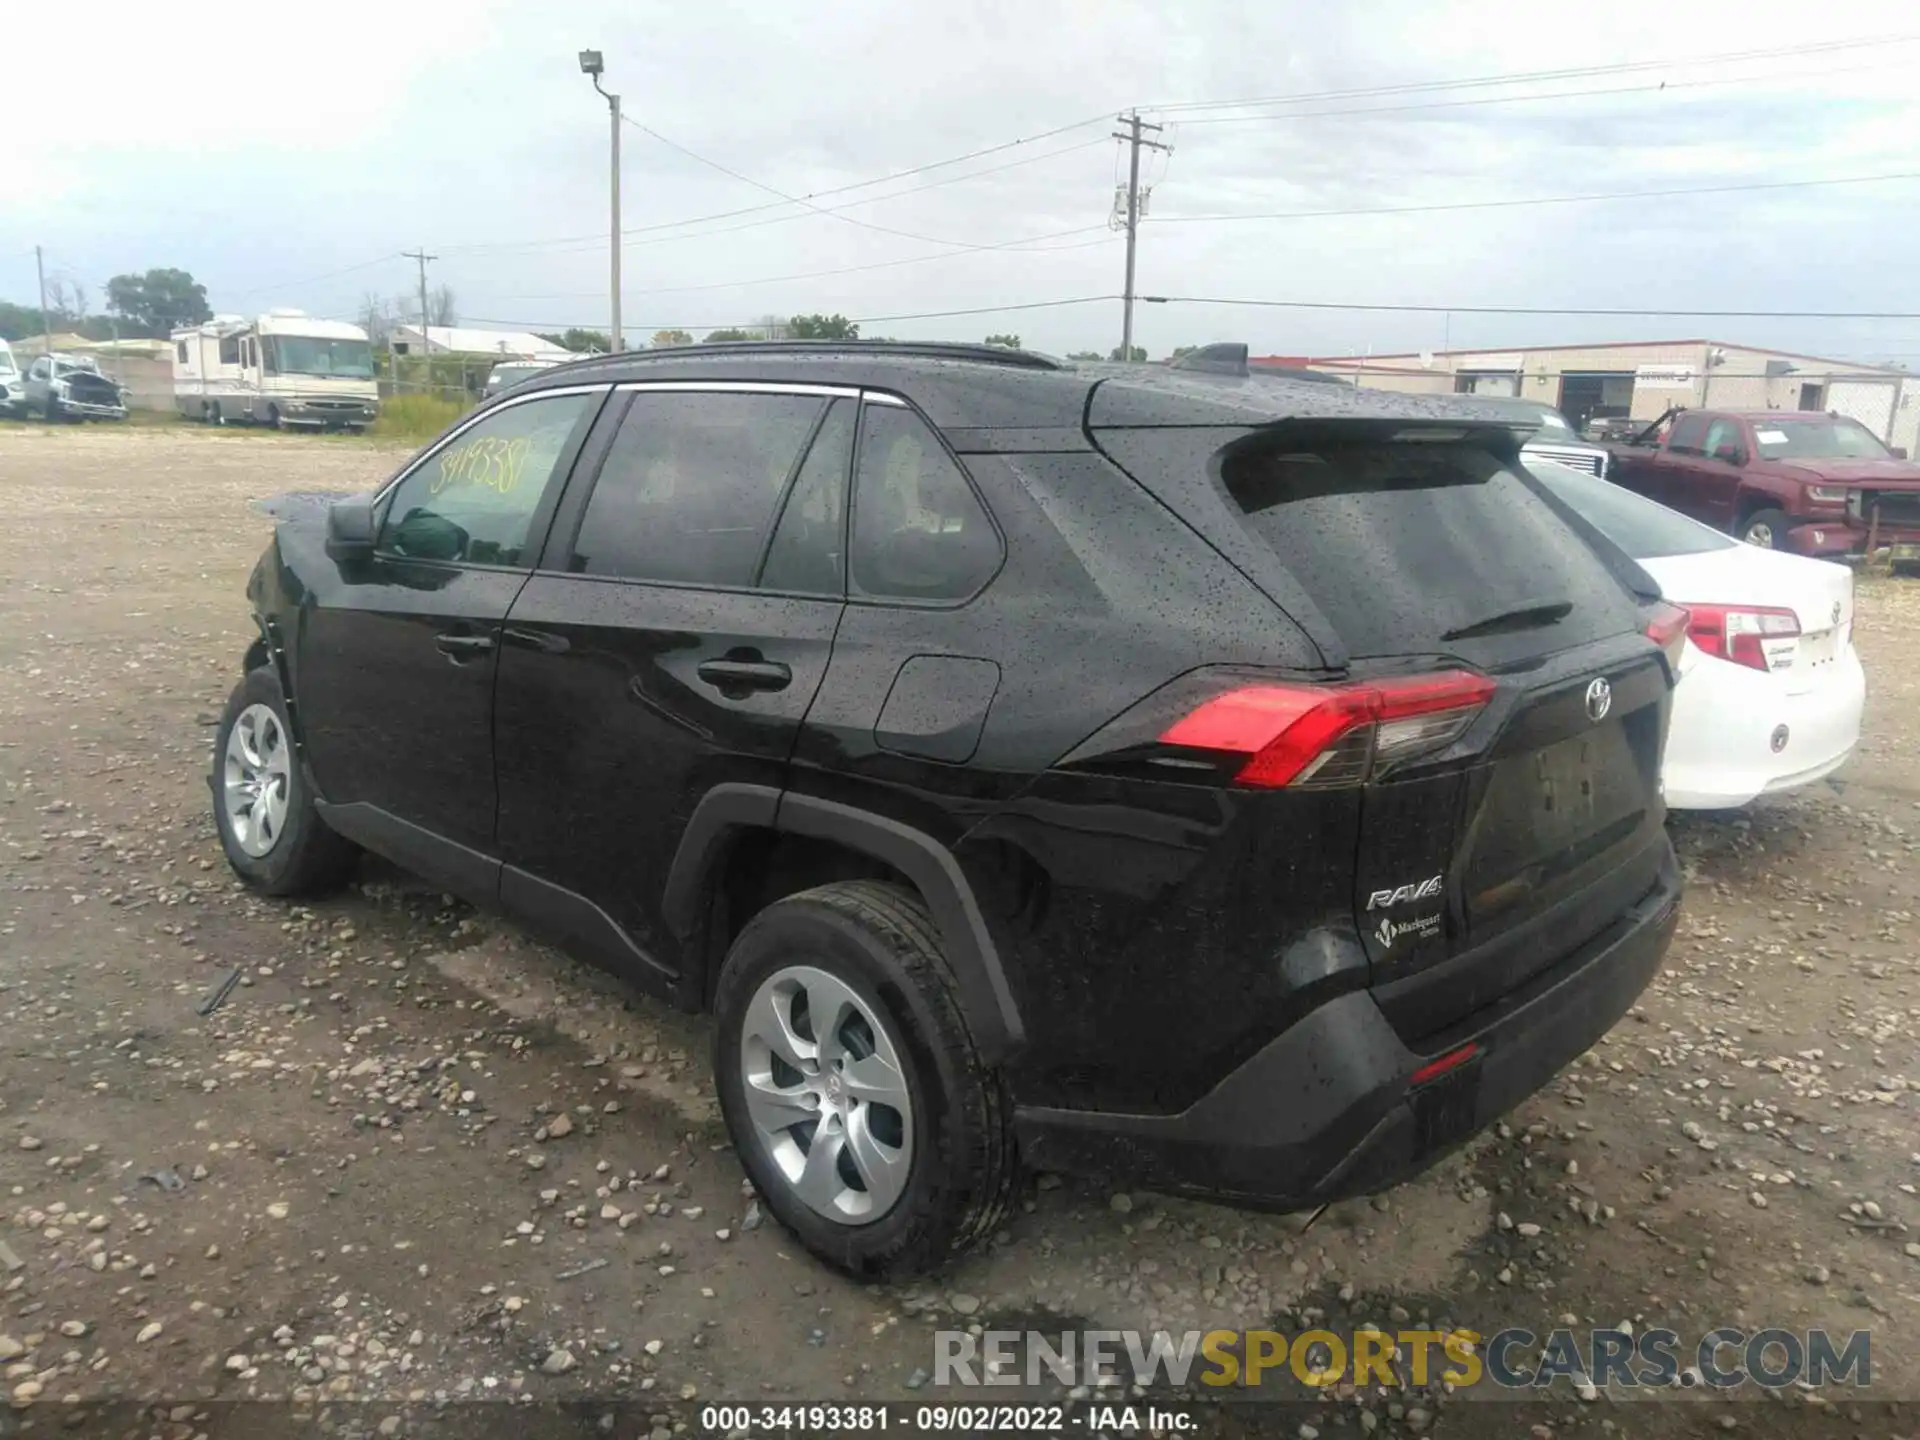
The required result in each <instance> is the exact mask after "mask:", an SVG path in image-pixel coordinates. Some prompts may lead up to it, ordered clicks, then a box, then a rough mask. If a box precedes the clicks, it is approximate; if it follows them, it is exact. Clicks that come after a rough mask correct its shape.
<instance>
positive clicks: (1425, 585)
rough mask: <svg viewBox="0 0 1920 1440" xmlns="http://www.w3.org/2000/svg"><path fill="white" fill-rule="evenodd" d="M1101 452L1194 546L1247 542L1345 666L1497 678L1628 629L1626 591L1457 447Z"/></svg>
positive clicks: (1534, 498)
mask: <svg viewBox="0 0 1920 1440" xmlns="http://www.w3.org/2000/svg"><path fill="white" fill-rule="evenodd" d="M1228 434H1229V435H1233V434H1234V432H1228ZM1100 438H1101V442H1102V444H1103V445H1105V446H1108V447H1110V449H1111V451H1112V453H1113V454H1114V455H1115V457H1116V458H1117V459H1119V460H1120V462H1121V464H1122V466H1123V467H1125V468H1126V469H1127V470H1129V471H1130V472H1131V473H1133V474H1134V475H1136V476H1138V477H1139V478H1140V479H1142V481H1143V482H1144V483H1146V484H1147V486H1148V488H1149V489H1151V490H1154V491H1155V492H1156V493H1160V494H1162V495H1163V496H1164V497H1165V498H1166V499H1167V500H1168V502H1169V503H1170V504H1172V505H1173V506H1174V508H1175V509H1176V510H1178V511H1180V512H1181V513H1182V514H1184V515H1186V516H1187V517H1188V518H1190V519H1191V520H1193V521H1194V523H1195V524H1196V528H1198V529H1199V530H1200V531H1201V533H1202V534H1214V533H1218V532H1217V528H1216V527H1218V526H1222V525H1233V524H1236V523H1237V524H1238V525H1239V526H1240V527H1241V528H1243V529H1244V530H1245V531H1246V532H1247V533H1248V534H1250V535H1252V536H1253V537H1254V538H1255V539H1256V540H1258V541H1260V542H1262V543H1263V544H1264V546H1265V547H1266V548H1267V549H1269V550H1270V551H1271V552H1272V553H1273V555H1274V556H1275V557H1276V558H1278V560H1279V561H1280V563H1281V565H1282V566H1283V567H1284V568H1285V570H1286V572H1287V573H1288V574H1289V575H1290V576H1291V577H1292V578H1293V581H1294V583H1295V584H1296V585H1298V586H1299V587H1300V589H1301V590H1303V591H1304V592H1305V594H1306V598H1307V599H1308V600H1309V601H1311V602H1312V604H1313V606H1314V608H1316V609H1317V610H1319V612H1320V614H1321V616H1322V617H1323V618H1324V619H1325V621H1326V622H1327V624H1328V625H1329V626H1330V627H1331V628H1332V629H1333V631H1334V632H1335V633H1336V634H1337V635H1338V636H1339V638H1340V641H1341V643H1342V644H1343V645H1344V646H1345V647H1346V649H1347V650H1348V652H1349V653H1350V654H1352V655H1353V656H1355V657H1356V658H1359V657H1366V656H1386V655H1435V654H1455V655H1460V656H1462V657H1463V658H1466V659H1469V660H1473V661H1475V662H1476V663H1488V664H1499V663H1504V662H1506V661H1509V660H1514V659H1518V658H1521V657H1524V656H1526V655H1529V654H1534V655H1537V654H1544V653H1551V652H1553V651H1556V650H1561V649H1566V648H1568V647H1570V646H1573V645H1577V644H1582V643H1585V642H1588V641H1591V640H1595V639H1599V638H1601V637H1603V636H1607V635H1615V634H1618V633H1620V632H1621V631H1623V630H1627V629H1630V628H1633V627H1634V625H1635V618H1634V611H1633V602H1632V600H1631V598H1630V596H1629V595H1628V593H1627V591H1626V589H1625V587H1624V586H1623V585H1622V584H1621V583H1620V581H1619V580H1617V579H1616V578H1615V576H1614V574H1613V573H1612V572H1611V571H1610V570H1609V569H1608V567H1607V564H1606V563H1605V562H1603V561H1602V560H1601V558H1600V557H1599V556H1598V555H1597V554H1595V553H1594V551H1593V550H1592V549H1591V548H1589V546H1588V544H1587V543H1586V541H1585V540H1584V539H1583V537H1582V536H1581V535H1580V534H1579V533H1577V532H1576V531H1575V530H1574V529H1573V527H1572V526H1571V525H1570V524H1569V523H1568V522H1567V521H1566V520H1564V519H1563V518H1562V517H1561V516H1560V514H1559V513H1557V512H1556V511H1555V510H1554V508H1553V506H1552V505H1551V504H1550V503H1549V502H1548V501H1547V500H1546V499H1545V498H1544V497H1543V496H1541V495H1540V494H1539V493H1537V492H1536V491H1535V490H1534V489H1533V488H1532V485H1531V482H1529V481H1528V480H1526V479H1523V478H1522V477H1521V476H1520V475H1519V474H1518V473H1516V471H1515V470H1514V469H1512V468H1509V467H1508V466H1507V465H1506V464H1504V463H1503V462H1502V461H1501V460H1500V459H1499V458H1498V457H1496V456H1495V455H1494V454H1492V453H1491V452H1490V451H1488V450H1486V449H1483V448H1481V447H1480V446H1479V445H1478V444H1476V443H1473V442H1472V441H1470V440H1466V441H1419V442H1412V441H1405V440H1392V439H1382V440H1373V439H1367V438H1357V437H1356V436H1355V435H1354V432H1349V434H1347V435H1342V434H1340V433H1338V431H1337V429H1334V428H1329V427H1323V428H1321V429H1319V430H1318V431H1307V432H1296V433H1293V434H1289V433H1288V431H1287V430H1285V429H1284V428H1283V429H1278V430H1275V431H1260V432H1247V431H1240V432H1237V437H1236V438H1233V439H1232V440H1231V443H1228V444H1226V445H1224V446H1223V445H1222V443H1221V438H1222V432H1221V431H1220V430H1211V429H1209V430H1199V429H1196V430H1192V431H1181V430H1135V431H1109V432H1104V433H1103V434H1102V435H1101V437H1100ZM1210 476H1211V477H1214V478H1212V479H1211V481H1210V480H1209V477H1210ZM1222 492H1224V494H1223V493H1222ZM1222 500H1224V505H1222V504H1221V501H1222ZM1215 506H1218V507H1219V509H1220V510H1223V511H1224V514H1221V513H1219V511H1216V510H1215V509H1214V508H1213V507H1215ZM1601 543H1605V542H1604V541H1603V542H1601ZM1623 563H1624V562H1623Z"/></svg>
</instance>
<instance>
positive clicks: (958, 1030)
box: [714, 880, 1018, 1279]
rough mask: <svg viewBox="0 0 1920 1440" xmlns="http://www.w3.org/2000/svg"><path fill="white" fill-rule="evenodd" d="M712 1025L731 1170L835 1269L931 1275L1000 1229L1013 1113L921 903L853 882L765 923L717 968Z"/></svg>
mask: <svg viewBox="0 0 1920 1440" xmlns="http://www.w3.org/2000/svg"><path fill="white" fill-rule="evenodd" d="M714 1015H715V1022H716V1023H715V1030H714V1074H715V1079H716V1083H717V1085H718V1088H719V1092H720V1108H721V1111H722V1113H723V1114H724V1115H725V1116H726V1121H727V1128H728V1131H729V1132H730V1134H731V1135H732V1137H733V1143H734V1148H735V1149H736V1150H737V1151H738V1152H739V1156H740V1161H741V1164H742V1165H743V1166H744V1167H745V1168H746V1171H747V1175H748V1177H749V1178H750V1179H751V1180H752V1181H753V1185H754V1188H755V1189H756V1190H757V1191H758V1192H759V1193H760V1196H761V1198H762V1199H763V1201H764V1202H765V1204H766V1206H767V1208H768V1209H769V1210H771V1211H772V1212H773V1215H774V1218H776V1219H777V1220H779V1221H780V1223H781V1224H783V1225H784V1226H786V1227H787V1229H789V1230H791V1231H792V1232H793V1233H794V1234H795V1235H796V1236H797V1237H798V1238H799V1240H800V1242H801V1244H803V1245H805V1246H806V1247H807V1249H808V1250H810V1251H812V1252H813V1254H815V1255H816V1256H818V1257H819V1258H820V1259H822V1260H824V1261H825V1262H826V1263H827V1264H829V1265H832V1266H834V1267H836V1268H837V1269H840V1270H843V1271H845V1272H847V1273H848V1274H850V1275H854V1276H857V1277H859V1278H861V1279H880V1278H902V1277H906V1276H911V1275H917V1274H924V1273H926V1272H928V1271H931V1270H935V1269H938V1268H939V1267H941V1266H942V1265H945V1264H946V1263H947V1262H948V1261H950V1260H952V1259H954V1258H955V1257H956V1256H958V1255H960V1254H961V1253H963V1252H964V1251H966V1250H967V1249H969V1248H971V1247H972V1246H973V1245H975V1244H977V1243H978V1242H979V1241H981V1240H982V1239H984V1238H985V1237H987V1236H988V1235H990V1234H992V1233H993V1231H994V1230H995V1229H996V1228H998V1227H999V1225H1000V1224H1001V1222H1002V1221H1003V1220H1004V1219H1005V1217H1006V1215H1007V1212H1008V1210H1009V1208H1010V1207H1011V1205H1012V1202H1013V1197H1014V1189H1015V1186H1016V1184H1017V1180H1018V1167H1017V1164H1016V1160H1015V1154H1014V1145H1013V1136H1012V1130H1011V1126H1010V1123H1009V1121H1010V1115H1009V1107H1008V1104H1007V1099H1006V1096H1005V1093H1004V1091H1003V1089H1002V1086H1001V1082H1000V1078H999V1076H998V1075H996V1074H995V1073H994V1072H992V1071H991V1070H989V1069H988V1068H987V1067H986V1066H985V1065H984V1064H983V1063H982V1062H981V1060H980V1057H979V1055H978V1054H977V1052H976V1051H975V1049H974V1045H973V1040H972V1037H971V1036H970V1035H969V1033H968V1031H967V1027H966V1022H965V1020H964V1018H963V1016H962V1012H961V1008H960V1001H959V991H958V985H957V982H956V981H955V979H954V976H953V972H952V970H951V969H950V968H949V967H948V965H947V961H946V957H945V956H944V955H943V954H942V953H941V950H940V941H939V935H938V932H937V931H936V930H935V928H934V924H933V921H932V918H931V917H930V916H929V915H928V913H927V909H926V906H925V905H924V904H923V903H921V901H920V899H919V898H918V897H917V896H915V895H912V894H910V893H908V892H906V891H905V890H902V889H900V888H898V887H896V886H893V885H887V884H883V883H880V882H877V881H870V880H857V881H847V882H842V883H839V884H833V885H822V886H819V887H817V888H815V889H812V890H807V891H803V892H801V893H800V894H798V895H792V896H789V897H788V898H786V899H784V900H781V901H778V902H776V903H775V904H773V905H770V906H768V907H767V908H766V909H765V910H763V911H761V912H760V914H758V915H757V916H755V917H754V918H753V920H751V921H750V922H749V923H748V924H747V926H746V927H745V928H744V929H743V930H742V931H741V932H740V935H739V937H738V938H737V939H736V940H735V941H734V944H733V948H732V950H731V951H730V952H729V953H728V955H727V960H726V965H725V967H724V968H723V969H722V970H721V972H720V981H719V986H718V989H717V992H716V994H715V998H714Z"/></svg>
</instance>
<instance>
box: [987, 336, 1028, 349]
mask: <svg viewBox="0 0 1920 1440" xmlns="http://www.w3.org/2000/svg"><path fill="white" fill-rule="evenodd" d="M987 344H989V345H1004V346H1005V347H1006V348H1007V349H1009V350H1018V349H1019V348H1020V337H1019V336H1018V335H989V336H987Z"/></svg>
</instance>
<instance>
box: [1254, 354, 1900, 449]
mask: <svg viewBox="0 0 1920 1440" xmlns="http://www.w3.org/2000/svg"><path fill="white" fill-rule="evenodd" d="M1274 361H1275V363H1280V361H1279V357H1274ZM1254 363H1256V364H1258V363H1259V362H1258V360H1256V361H1255V362H1254ZM1285 363H1291V364H1298V363H1299V362H1298V360H1289V361H1287V362H1285ZM1307 363H1308V364H1309V365H1310V366H1311V367H1312V368H1313V369H1315V370H1319V371H1322V372H1324V373H1326V374H1330V375H1341V376H1345V377H1348V378H1351V379H1353V380H1354V381H1356V382H1357V383H1358V384H1360V385H1363V386H1367V387H1370V388H1373V389H1379V390H1400V391H1407V392H1411V393H1415V394H1426V395H1445V394H1461V395H1506V396H1519V397H1521V398H1523V399H1527V400H1539V401H1543V402H1545V403H1546V404H1549V405H1553V406H1556V407H1558V408H1559V409H1560V410H1561V411H1562V412H1563V413H1564V414H1565V415H1566V417H1567V418H1568V419H1569V420H1571V421H1572V422H1573V424H1574V426H1575V427H1576V428H1583V427H1585V426H1586V424H1587V423H1588V422H1589V421H1591V420H1593V419H1597V418H1599V417H1602V416H1610V415H1625V416H1631V417H1633V418H1635V419H1640V420H1653V419H1656V418H1658V417H1659V416H1660V414H1661V413H1662V412H1663V411H1665V410H1667V409H1668V408H1669V407H1671V406H1675V405H1684V406H1686V407H1688V408H1689V409H1727V410H1837V411H1839V412H1840V413H1841V414H1843V415H1851V416H1852V417H1853V418H1855V419H1856V420H1859V421H1860V422H1861V423H1862V424H1864V425H1866V426H1867V428H1868V429H1870V430H1872V431H1873V432H1874V433H1875V434H1876V435H1878V436H1880V438H1881V439H1883V440H1886V441H1887V442H1888V443H1890V444H1894V445H1902V446H1905V447H1906V448H1907V449H1908V450H1909V451H1910V452H1913V451H1916V450H1920V443H1917V442H1920V434H1917V433H1916V432H1920V375H1916V376H1909V375H1907V373H1906V372H1905V371H1902V370H1898V369H1889V368H1887V367H1884V366H1875V365H1861V364H1857V363H1854V362H1852V361H1847V360H1830V359H1825V358H1823V357H1821V356H1817V355H1799V354H1795V353H1793V352H1792V351H1787V350H1760V349H1755V348H1754V347H1752V346H1748V345H1731V344H1727V343H1725V342H1723V341H1719V340H1644V341H1631V342H1626V343H1622V344H1615V345H1584V346H1581V345H1556V346H1539V347H1533V348H1528V349H1514V350H1453V351H1437V352H1426V353H1421V354H1408V355H1373V356H1369V357H1367V358H1366V359H1364V360H1362V359H1339V358H1329V357H1314V358H1312V359H1310V360H1309V361H1308V362H1307Z"/></svg>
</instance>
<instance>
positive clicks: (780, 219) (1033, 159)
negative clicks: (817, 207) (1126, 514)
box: [445, 136, 1107, 254]
mask: <svg viewBox="0 0 1920 1440" xmlns="http://www.w3.org/2000/svg"><path fill="white" fill-rule="evenodd" d="M1106 143H1107V141H1106V137H1105V136H1102V137H1101V138H1100V139H1098V140H1090V141H1086V142H1084V143H1082V144H1079V145H1072V146H1069V147H1067V148H1066V149H1064V150H1051V151H1048V152H1047V153H1046V154H1044V155H1033V156H1028V157H1026V158H1024V159H1020V160H1015V161H1012V162H1010V163H1009V164H1006V165H996V166H994V167H993V168H992V169H990V170H976V171H972V172H970V173H969V174H966V175H956V176H953V177H952V178H951V179H948V180H936V181H933V182H931V183H930V184H927V185H917V186H914V187H912V188H911V189H907V190H899V191H895V192H894V193H893V194H891V195H876V196H873V197H870V198H868V199H865V200H854V201H851V202H849V203H848V205H846V206H835V207H824V208H822V209H821V211H820V212H819V213H827V209H828V208H830V209H832V210H834V211H836V212H837V211H838V210H840V209H850V208H852V206H855V205H877V204H879V203H881V202H882V201H886V200H896V199H899V198H900V197H901V196H903V195H915V194H918V193H919V192H920V191H922V190H932V189H936V188H938V187H939V186H941V185H951V184H958V183H959V182H961V181H963V180H972V179H976V178H978V177H979V176H981V175H989V174H994V173H997V172H998V171H1001V170H1011V169H1013V168H1014V167H1015V166H1017V165H1031V164H1036V163H1038V162H1039V161H1042V160H1050V159H1053V158H1054V157H1055V156H1059V155H1071V154H1074V153H1075V152H1077V151H1080V150H1089V149H1092V148H1093V147H1094V146H1096V145H1105V144H1106ZM779 208H781V207H780V206H778V205H756V206H753V207H751V209H753V210H777V209H779ZM741 213H746V212H741ZM807 218H808V216H807V214H806V213H804V212H803V213H801V214H798V215H774V216H770V217H768V218H766V219H761V220H749V221H747V222H745V223H744V224H740V225H728V226H725V227H723V228H721V229H718V230H700V231H694V232H690V233H686V234H679V235H658V236H655V237H654V238H652V239H648V240H627V241H623V242H622V246H621V248H622V249H628V250H631V249H634V248H635V247H637V246H642V245H667V244H672V243H674V242H677V241H683V240H706V239H711V238H714V237H716V236H720V235H732V234H735V233H736V232H738V231H741V230H758V229H761V228H762V227H764V226H768V225H786V224H789V223H791V222H792V221H795V220H805V219H807ZM686 223H689V224H690V223H692V222H686ZM661 228H663V227H661V226H643V227H641V228H640V229H638V230H628V231H625V232H623V233H624V234H627V235H637V234H641V233H643V232H644V231H646V230H657V229H661ZM1039 238H1043V239H1044V238H1046V237H1044V236H1043V237H1039ZM605 243H606V242H605V241H604V240H600V241H598V244H605ZM935 243H937V244H943V245H951V244H955V243H958V242H953V241H945V240H942V241H937V242H935ZM1026 243H1027V242H1026V241H1024V240H1007V241H1002V242H999V243H994V244H986V243H982V244H976V245H973V246H972V247H971V248H973V249H976V250H1011V249H1018V248H1019V247H1020V246H1022V245H1024V244H1026ZM543 248H545V249H546V250H547V252H548V253H552V254H575V253H579V252H580V251H581V250H584V249H587V248H595V247H589V246H586V245H569V246H566V247H564V248H555V247H553V246H547V247H543ZM445 250H446V253H448V254H455V253H460V254H472V253H475V252H486V253H491V254H509V253H527V252H524V251H516V250H515V248H514V247H509V246H505V245H502V246H501V247H500V248H499V249H498V250H493V249H491V247H485V246H475V247H470V248H463V247H460V246H449V247H445ZM952 253H955V254H962V253H965V252H964V251H954V252H952Z"/></svg>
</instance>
